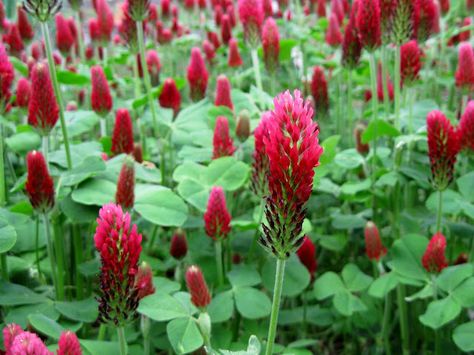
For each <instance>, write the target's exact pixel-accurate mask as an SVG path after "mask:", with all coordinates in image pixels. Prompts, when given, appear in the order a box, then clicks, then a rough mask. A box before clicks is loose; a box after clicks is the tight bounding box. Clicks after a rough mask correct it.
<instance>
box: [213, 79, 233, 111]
mask: <svg viewBox="0 0 474 355" xmlns="http://www.w3.org/2000/svg"><path fill="white" fill-rule="evenodd" d="M214 105H216V106H226V107H228V108H229V109H231V110H234V105H233V104H232V98H231V87H230V82H229V79H227V77H226V76H225V75H224V74H221V75H219V76H218V77H217V84H216V99H215V101H214Z"/></svg>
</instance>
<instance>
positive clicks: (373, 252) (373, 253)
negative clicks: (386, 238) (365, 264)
mask: <svg viewBox="0 0 474 355" xmlns="http://www.w3.org/2000/svg"><path fill="white" fill-rule="evenodd" d="M364 237H365V253H366V254H367V257H368V258H369V259H370V260H375V261H379V260H380V258H381V257H383V256H384V255H385V254H387V249H386V248H385V247H384V246H383V244H382V240H381V239H380V234H379V229H378V228H377V226H376V225H375V224H374V223H373V222H371V221H369V222H367V224H366V225H365V228H364Z"/></svg>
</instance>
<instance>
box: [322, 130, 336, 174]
mask: <svg viewBox="0 0 474 355" xmlns="http://www.w3.org/2000/svg"><path fill="white" fill-rule="evenodd" d="M340 140H341V136H340V135H334V136H330V137H328V138H326V139H325V140H324V141H323V142H322V143H321V147H322V148H323V154H322V155H321V157H320V159H319V164H320V165H319V167H318V169H319V168H321V167H322V166H324V165H326V164H329V163H331V162H332V161H333V160H334V158H335V156H336V149H337V145H338V144H339V141H340Z"/></svg>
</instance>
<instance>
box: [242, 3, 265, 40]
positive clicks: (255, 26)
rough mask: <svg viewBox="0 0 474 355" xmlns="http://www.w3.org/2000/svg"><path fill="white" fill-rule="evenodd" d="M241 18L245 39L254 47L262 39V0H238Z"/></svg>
mask: <svg viewBox="0 0 474 355" xmlns="http://www.w3.org/2000/svg"><path fill="white" fill-rule="evenodd" d="M238 7H239V18H240V22H241V23H242V26H243V27H244V34H245V40H246V41H248V42H249V43H250V45H251V46H252V47H253V46H255V45H257V43H258V41H259V40H260V31H261V28H262V23H263V8H262V4H261V1H260V0H238Z"/></svg>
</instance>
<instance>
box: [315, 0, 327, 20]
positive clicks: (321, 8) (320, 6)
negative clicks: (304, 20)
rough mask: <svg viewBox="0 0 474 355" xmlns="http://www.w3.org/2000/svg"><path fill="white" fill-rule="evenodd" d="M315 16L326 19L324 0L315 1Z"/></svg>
mask: <svg viewBox="0 0 474 355" xmlns="http://www.w3.org/2000/svg"><path fill="white" fill-rule="evenodd" d="M316 1H317V3H316V14H317V15H318V17H319V18H325V17H326V0H316Z"/></svg>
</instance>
